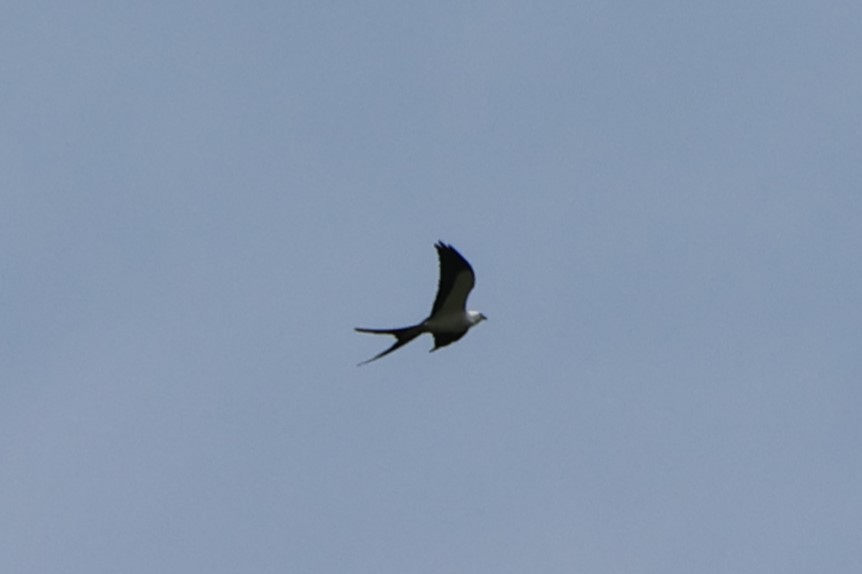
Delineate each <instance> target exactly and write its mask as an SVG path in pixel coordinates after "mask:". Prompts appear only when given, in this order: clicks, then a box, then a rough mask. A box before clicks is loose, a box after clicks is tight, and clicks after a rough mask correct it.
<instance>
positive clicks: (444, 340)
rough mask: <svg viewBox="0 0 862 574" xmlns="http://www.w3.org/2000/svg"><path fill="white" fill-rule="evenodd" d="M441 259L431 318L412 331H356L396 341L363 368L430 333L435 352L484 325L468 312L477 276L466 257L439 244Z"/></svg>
mask: <svg viewBox="0 0 862 574" xmlns="http://www.w3.org/2000/svg"><path fill="white" fill-rule="evenodd" d="M434 247H436V248H437V255H438V257H439V258H440V283H439V285H438V288H437V297H436V298H435V299H434V306H433V307H432V309H431V315H429V316H428V318H427V319H425V320H424V321H422V322H421V323H417V324H416V325H412V326H410V327H401V328H398V329H366V328H362V327H357V328H356V330H357V331H358V332H360V333H372V334H375V335H392V336H394V337H395V338H396V339H397V340H396V341H395V343H394V344H393V345H392V346H391V347H389V348H388V349H386V350H385V351H383V352H382V353H380V354H378V355H375V356H374V357H372V358H370V359H368V360H367V361H364V362H362V363H360V365H364V364H366V363H370V362H371V361H375V360H377V359H379V358H381V357H383V356H385V355H388V354H389V353H391V352H392V351H395V350H396V349H399V348H401V347H403V346H404V345H406V344H407V343H409V342H410V341H412V340H413V339H415V338H416V337H418V336H419V335H421V334H423V333H431V335H433V336H434V348H433V349H431V350H432V351H436V350H437V349H439V348H441V347H445V346H446V345H449V344H452V343H454V342H455V341H457V340H458V339H460V338H461V337H463V336H464V335H466V334H467V331H469V330H470V328H471V327H473V326H475V325H477V324H479V323H481V322H482V321H484V320H485V319H487V317H485V315H483V314H482V313H480V312H478V311H468V310H467V309H466V304H467V297H468V296H469V295H470V291H471V290H472V289H473V286H474V285H475V284H476V276H475V274H474V273H473V268H472V267H471V266H470V264H469V263H468V262H467V260H466V259H464V257H463V256H462V255H461V254H460V253H458V251H456V250H455V248H454V247H452V246H451V245H446V244H444V243H441V242H438V243H437V244H435V245H434Z"/></svg>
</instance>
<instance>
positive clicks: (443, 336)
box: [431, 329, 467, 351]
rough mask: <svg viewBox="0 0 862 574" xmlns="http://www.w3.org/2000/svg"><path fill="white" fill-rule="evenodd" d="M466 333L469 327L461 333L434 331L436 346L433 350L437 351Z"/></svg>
mask: <svg viewBox="0 0 862 574" xmlns="http://www.w3.org/2000/svg"><path fill="white" fill-rule="evenodd" d="M466 334H467V329H464V330H463V331H461V332H460V333H434V348H433V349H431V350H432V351H436V350H437V349H439V348H440V347H445V346H446V345H451V344H452V343H454V342H455V341H457V340H458V339H460V338H461V337H463V336H464V335H466Z"/></svg>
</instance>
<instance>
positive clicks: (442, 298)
mask: <svg viewBox="0 0 862 574" xmlns="http://www.w3.org/2000/svg"><path fill="white" fill-rule="evenodd" d="M434 247H436V248H437V256H438V257H439V258H440V283H439V284H438V286H437V298H436V299H434V307H432V309H431V316H432V317H433V316H434V315H437V314H438V313H443V314H444V315H448V314H449V313H459V312H463V311H464V310H465V309H466V308H467V296H468V295H470V291H471V290H472V289H473V285H475V284H476V275H475V274H474V273H473V268H472V267H470V264H469V263H468V262H467V260H466V259H464V257H463V256H462V255H461V254H460V253H458V251H457V250H456V249H455V248H454V247H452V246H451V245H446V244H445V243H443V242H437V243H436V244H435V245H434Z"/></svg>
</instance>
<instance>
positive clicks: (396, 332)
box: [356, 323, 425, 366]
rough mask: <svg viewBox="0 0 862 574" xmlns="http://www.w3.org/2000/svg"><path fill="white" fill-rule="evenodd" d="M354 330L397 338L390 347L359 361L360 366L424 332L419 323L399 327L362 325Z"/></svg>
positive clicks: (396, 348)
mask: <svg viewBox="0 0 862 574" xmlns="http://www.w3.org/2000/svg"><path fill="white" fill-rule="evenodd" d="M356 331H357V332H358V333H371V334H373V335H392V336H394V337H395V338H396V339H397V341H395V343H394V344H393V345H392V346H391V347H389V348H388V349H386V350H385V351H383V352H382V353H380V354H378V355H375V356H373V357H371V358H370V359H368V360H367V361H362V362H361V363H359V365H358V366H362V365H367V364H368V363H370V362H371V361H376V360H377V359H379V358H381V357H384V356H386V355H388V354H389V353H391V352H392V351H395V350H398V349H400V348H401V347H403V346H404V345H406V344H407V343H409V342H410V341H412V340H413V339H415V338H416V337H418V336H419V335H421V334H422V333H424V332H425V327H423V326H422V324H421V323H420V324H418V325H413V326H410V327H402V328H400V329H365V328H362V327H356Z"/></svg>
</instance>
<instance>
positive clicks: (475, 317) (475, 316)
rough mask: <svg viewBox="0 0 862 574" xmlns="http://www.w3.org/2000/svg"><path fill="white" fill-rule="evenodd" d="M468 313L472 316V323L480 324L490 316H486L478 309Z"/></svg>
mask: <svg viewBox="0 0 862 574" xmlns="http://www.w3.org/2000/svg"><path fill="white" fill-rule="evenodd" d="M467 314H468V315H469V316H470V324H471V325H478V324H479V323H481V322H482V321H487V320H488V317H486V316H485V314H484V313H480V312H478V311H467Z"/></svg>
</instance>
